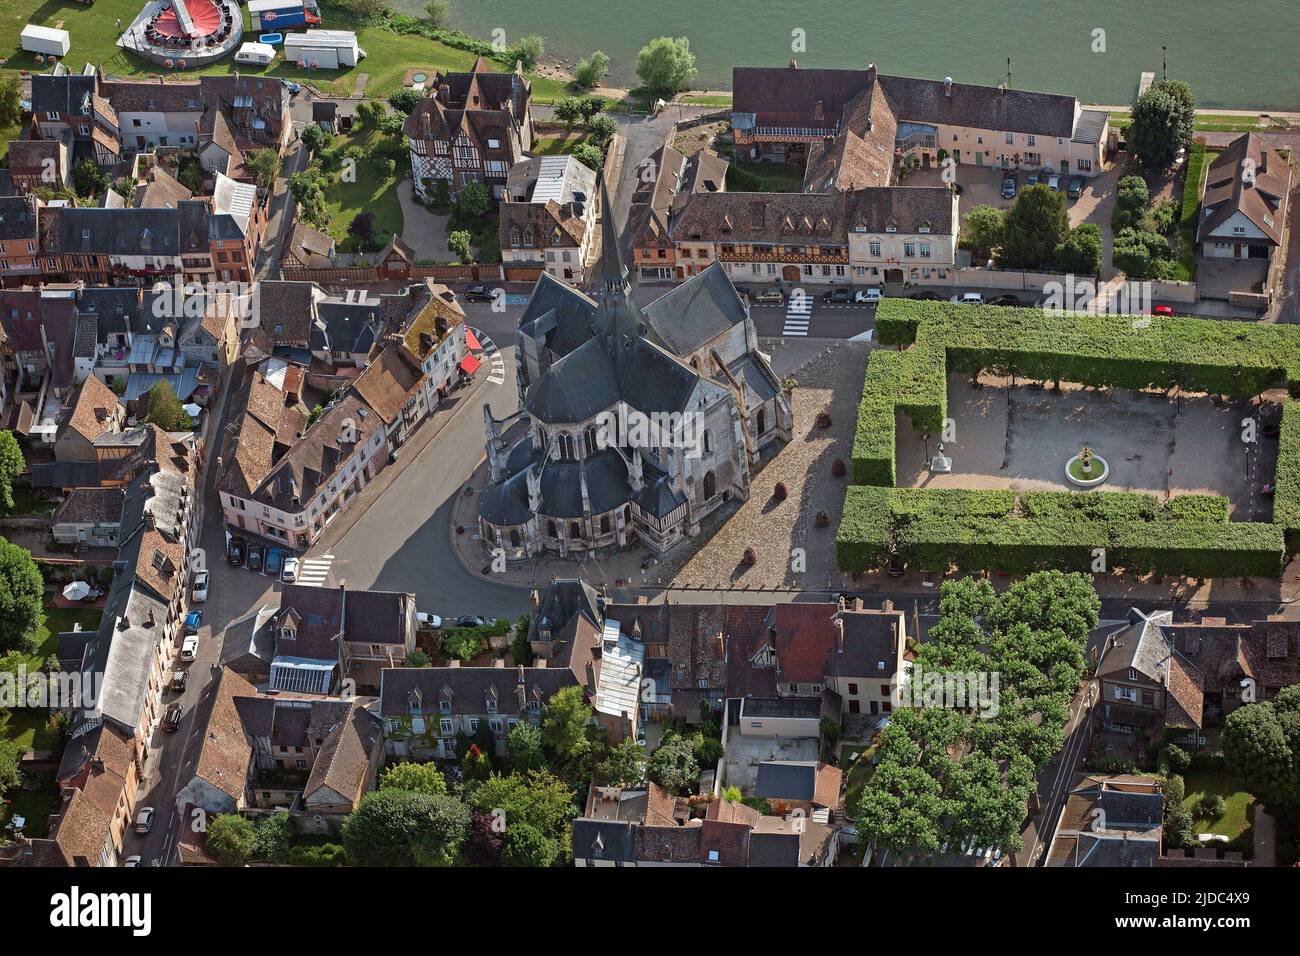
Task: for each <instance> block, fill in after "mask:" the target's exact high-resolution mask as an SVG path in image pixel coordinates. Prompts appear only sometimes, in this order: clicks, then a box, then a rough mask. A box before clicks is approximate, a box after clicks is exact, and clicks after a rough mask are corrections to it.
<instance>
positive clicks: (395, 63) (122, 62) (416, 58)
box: [0, 0, 564, 142]
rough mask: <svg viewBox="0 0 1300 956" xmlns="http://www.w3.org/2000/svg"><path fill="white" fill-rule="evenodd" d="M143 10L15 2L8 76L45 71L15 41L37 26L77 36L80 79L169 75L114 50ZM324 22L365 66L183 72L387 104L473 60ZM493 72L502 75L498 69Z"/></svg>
mask: <svg viewBox="0 0 1300 956" xmlns="http://www.w3.org/2000/svg"><path fill="white" fill-rule="evenodd" d="M141 6H142V0H97V2H96V3H95V4H94V5H93V6H83V5H82V4H81V3H79V2H76V0H10V2H9V10H8V12H7V13H0V24H3V30H2V31H0V32H3V33H4V35H5V36H7V37H10V40H8V41H4V43H3V44H0V57H7V60H6V62H5V64H4V67H3V69H13V70H29V71H31V70H35V71H41V70H43V69H45V67H43V66H38V65H37V64H36V61H35V59H34V58H33V57H32V55H31V54H29V53H26V52H24V51H23V50H22V49H21V48H20V47H19V46H18V34H19V33H20V32H21V31H22V28H23V26H24V25H25V24H28V23H35V24H38V25H40V26H49V27H59V28H62V29H65V30H67V31H69V33H71V34H72V48H71V50H70V51H69V52H68V57H67V61H68V68H69V69H71V70H73V71H74V72H79V71H80V69H81V66H82V65H83V64H85V63H93V64H95V65H97V66H102V67H103V68H104V72H106V73H107V74H109V75H110V76H122V77H131V76H145V75H148V74H153V73H164V72H166V70H165V68H164V67H162V66H160V65H159V64H157V63H152V62H150V61H148V60H145V59H142V58H140V57H137V56H135V55H134V54H130V53H126V52H124V51H122V50H121V49H119V48H118V46H117V38H118V36H119V35H120V31H118V29H117V26H116V21H117V20H119V19H120V20H121V21H122V24H123V27H125V26H126V25H127V24H129V23H130V22H131V21H132V20H133V19H134V18H135V17H136V16H137V15H138V14H139V12H140V8H141ZM324 20H325V23H324V26H326V27H328V28H330V29H335V30H339V29H343V30H346V29H355V30H356V31H357V42H358V43H359V44H360V46H361V48H362V49H364V50H365V51H366V53H367V54H369V55H368V56H367V57H366V59H365V60H363V61H362V62H361V63H360V64H359V65H357V66H355V67H352V68H350V69H346V70H325V71H321V70H317V71H316V72H315V74H310V73H309V72H308V71H307V70H303V69H299V68H298V67H297V66H296V65H294V64H290V63H286V62H285V61H284V59H283V54H281V56H280V57H279V58H277V59H276V61H275V62H274V63H272V64H271V65H270V66H267V67H256V66H251V65H249V64H247V63H235V61H234V59H233V57H226V58H225V59H223V60H220V61H218V62H217V63H213V64H210V65H209V66H205V67H200V68H198V69H191V70H185V71H184V74H185V75H186V76H195V75H198V74H201V73H218V74H220V73H233V72H235V71H236V70H238V71H239V72H240V73H241V74H244V75H250V74H251V75H263V76H274V77H282V78H284V79H288V80H294V81H300V82H301V81H310V82H311V83H313V84H314V85H315V86H317V87H319V88H320V89H321V90H322V91H324V92H326V93H330V94H335V95H343V94H347V93H351V92H352V91H353V90H354V89H355V88H356V84H357V77H358V76H359V75H360V74H362V73H364V74H366V75H367V76H368V77H369V80H368V81H367V84H366V94H367V95H368V96H375V97H386V96H388V94H390V93H392V92H394V91H395V90H398V89H401V87H402V84H403V82H404V81H405V79H406V76H407V73H408V72H409V71H412V70H419V71H422V72H425V73H429V74H430V75H432V74H433V73H434V72H436V71H438V70H468V69H469V68H470V67H471V66H472V65H473V64H474V60H475V58H476V55H475V54H473V53H470V52H468V51H466V50H458V49H456V48H454V47H450V46H447V45H446V44H444V43H439V42H438V41H436V40H430V39H427V38H425V37H422V36H405V35H400V34H396V33H393V32H392V31H390V30H387V29H385V28H383V27H382V26H362V27H360V28H359V29H358V28H357V26H356V23H355V21H351V20H350V18H349V17H348V15H347V14H346V13H343V12H342V11H339V10H335V9H329V8H328V5H326V9H325V11H324ZM244 25H245V30H246V32H247V28H248V15H247V12H245V15H244ZM493 68H494V69H504V67H502V66H500V64H496V63H494V64H493ZM563 94H564V85H563V84H562V83H560V82H559V81H556V80H552V79H546V78H542V77H534V78H533V100H534V102H537V103H549V102H551V101H552V100H554V99H555V98H556V97H557V96H561V95H563ZM7 141H8V138H6V142H7Z"/></svg>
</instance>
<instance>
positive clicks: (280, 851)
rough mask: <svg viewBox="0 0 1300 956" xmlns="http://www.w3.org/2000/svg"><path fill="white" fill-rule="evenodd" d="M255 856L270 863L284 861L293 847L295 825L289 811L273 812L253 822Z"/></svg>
mask: <svg viewBox="0 0 1300 956" xmlns="http://www.w3.org/2000/svg"><path fill="white" fill-rule="evenodd" d="M253 830H254V831H255V836H254V839H253V857H254V858H255V859H258V860H266V861H267V862H269V863H283V862H285V861H286V860H288V858H289V852H290V850H292V849H293V837H294V832H295V830H294V825H293V818H292V817H290V816H289V814H288V813H272V814H271V815H270V816H265V817H262V818H261V819H260V820H258V821H257V822H256V823H255V824H253Z"/></svg>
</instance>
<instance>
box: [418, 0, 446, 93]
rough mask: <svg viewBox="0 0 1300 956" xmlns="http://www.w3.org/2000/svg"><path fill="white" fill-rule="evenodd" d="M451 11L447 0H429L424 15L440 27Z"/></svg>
mask: <svg viewBox="0 0 1300 956" xmlns="http://www.w3.org/2000/svg"><path fill="white" fill-rule="evenodd" d="M450 13H451V4H450V3H448V2H447V0H429V2H428V3H426V4H425V5H424V15H425V16H426V17H428V18H429V22H430V23H431V24H433V25H434V26H435V27H438V28H441V27H442V26H444V25H445V24H446V22H447V15H448V14H450ZM408 112H409V110H408Z"/></svg>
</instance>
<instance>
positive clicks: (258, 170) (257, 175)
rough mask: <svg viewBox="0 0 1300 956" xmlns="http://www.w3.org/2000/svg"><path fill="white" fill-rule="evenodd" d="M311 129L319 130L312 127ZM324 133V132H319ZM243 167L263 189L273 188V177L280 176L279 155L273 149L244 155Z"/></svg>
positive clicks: (251, 151) (257, 150)
mask: <svg viewBox="0 0 1300 956" xmlns="http://www.w3.org/2000/svg"><path fill="white" fill-rule="evenodd" d="M312 128H313V129H320V127H319V126H313V127H312ZM321 132H324V130H321ZM244 165H245V166H247V167H248V171H249V172H250V173H252V174H253V178H254V179H255V180H257V185H259V186H261V187H262V188H263V189H271V188H272V187H273V186H275V177H276V176H278V175H280V154H279V153H277V152H276V151H275V150H273V149H254V150H250V151H249V152H247V153H245V154H244Z"/></svg>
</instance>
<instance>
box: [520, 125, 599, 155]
mask: <svg viewBox="0 0 1300 956" xmlns="http://www.w3.org/2000/svg"><path fill="white" fill-rule="evenodd" d="M585 139H586V134H585V133H584V132H583V131H582V130H578V129H575V130H573V131H572V132H568V133H560V134H559V135H558V136H539V137H538V138H537V140H536V141H535V142H534V143H533V152H534V153H535V154H537V155H538V156H560V155H567V154H568V153H571V152H573V151H574V149H576V148H577V147H578V146H579V145H581V144H582V142H583V140H585Z"/></svg>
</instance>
